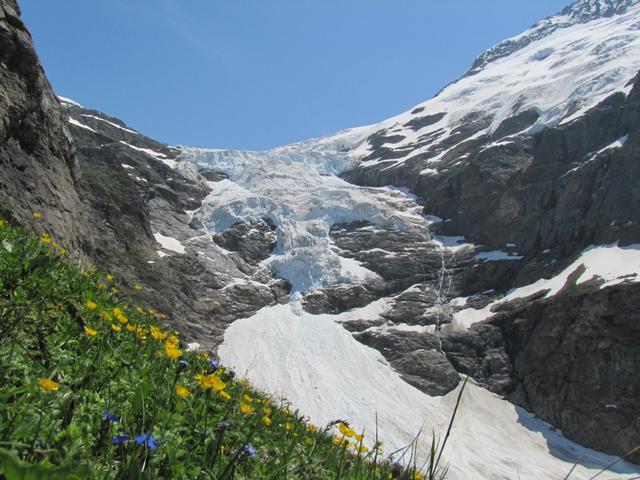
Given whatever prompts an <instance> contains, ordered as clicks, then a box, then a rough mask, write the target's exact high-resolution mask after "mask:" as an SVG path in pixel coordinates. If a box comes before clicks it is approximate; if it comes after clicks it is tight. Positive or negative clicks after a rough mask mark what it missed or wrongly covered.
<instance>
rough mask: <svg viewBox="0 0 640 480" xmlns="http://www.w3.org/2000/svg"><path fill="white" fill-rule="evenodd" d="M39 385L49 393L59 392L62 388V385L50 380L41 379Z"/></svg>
mask: <svg viewBox="0 0 640 480" xmlns="http://www.w3.org/2000/svg"><path fill="white" fill-rule="evenodd" d="M38 383H39V384H40V386H41V387H42V388H43V389H44V390H46V391H47V392H57V391H58V388H60V384H58V383H56V382H54V381H53V380H50V379H48V378H40V379H39V380H38Z"/></svg>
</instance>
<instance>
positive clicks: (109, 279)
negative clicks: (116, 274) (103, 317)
mask: <svg viewBox="0 0 640 480" xmlns="http://www.w3.org/2000/svg"><path fill="white" fill-rule="evenodd" d="M104 278H106V279H107V282H111V281H112V280H113V275H111V274H110V273H107V274H106V275H105V277H104ZM114 310H115V308H114ZM113 313H115V311H114V312H113Z"/></svg>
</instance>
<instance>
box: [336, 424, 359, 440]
mask: <svg viewBox="0 0 640 480" xmlns="http://www.w3.org/2000/svg"><path fill="white" fill-rule="evenodd" d="M338 429H339V430H340V433H341V434H342V435H344V436H345V437H349V438H351V437H353V436H354V435H355V434H356V432H354V431H353V430H351V429H350V428H349V427H348V426H347V425H345V424H344V423H341V424H340V426H339V427H338Z"/></svg>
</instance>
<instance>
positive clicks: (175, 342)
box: [167, 335, 180, 347]
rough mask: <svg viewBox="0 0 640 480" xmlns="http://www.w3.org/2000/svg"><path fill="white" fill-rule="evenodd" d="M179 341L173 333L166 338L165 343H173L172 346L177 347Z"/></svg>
mask: <svg viewBox="0 0 640 480" xmlns="http://www.w3.org/2000/svg"><path fill="white" fill-rule="evenodd" d="M179 343H180V339H179V338H178V337H177V336H175V335H171V336H170V337H169V338H168V339H167V344H169V345H173V346H174V347H177V346H178V344H179Z"/></svg>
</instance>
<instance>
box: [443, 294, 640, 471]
mask: <svg viewBox="0 0 640 480" xmlns="http://www.w3.org/2000/svg"><path fill="white" fill-rule="evenodd" d="M638 301H640V288H638V286H637V285H622V286H613V287H608V288H605V289H603V290H599V289H598V288H597V287H596V288H595V289H589V288H585V289H583V291H575V292H572V293H570V294H565V295H557V296H555V297H551V298H549V299H539V300H535V301H533V302H529V303H525V304H521V305H519V306H518V305H515V306H514V307H513V308H512V309H506V310H505V311H503V312H500V313H499V314H497V315H496V316H494V317H493V318H492V319H491V320H489V321H487V322H486V323H481V324H477V325H474V326H473V327H472V328H471V329H470V330H469V331H467V332H463V333H459V334H455V335H451V336H448V337H446V338H445V339H444V340H443V345H444V349H445V351H446V354H447V358H449V360H450V361H451V362H452V364H453V365H454V366H455V367H456V369H457V370H458V371H460V372H464V373H466V374H469V375H472V376H473V377H474V378H477V379H479V380H480V381H482V382H484V383H485V384H486V385H487V386H488V387H489V388H490V389H491V390H493V391H495V392H497V393H501V394H503V395H506V396H507V398H509V399H510V400H511V401H513V402H515V403H517V404H519V405H522V406H523V407H525V408H527V409H528V410H531V411H533V412H535V413H536V414H537V415H539V416H540V417H541V418H543V419H544V420H546V421H548V422H549V423H551V424H552V425H555V426H557V427H559V428H561V429H562V431H563V433H564V434H565V435H567V436H568V437H570V438H572V439H574V440H576V441H577V442H579V443H582V444H585V445H590V446H592V447H593V448H596V449H599V450H602V451H605V452H609V453H614V454H618V455H621V454H624V453H626V452H628V451H630V450H631V449H633V448H635V446H636V444H637V441H638V431H639V429H640V423H639V422H640V418H639V417H638V412H639V411H640V373H639V372H638V369H637V366H638V365H640V349H638V345H639V344H640V322H639V320H640V313H638V311H637V305H638ZM631 460H632V461H635V462H638V461H640V455H638V454H637V453H636V454H635V455H634V456H632V457H631Z"/></svg>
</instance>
